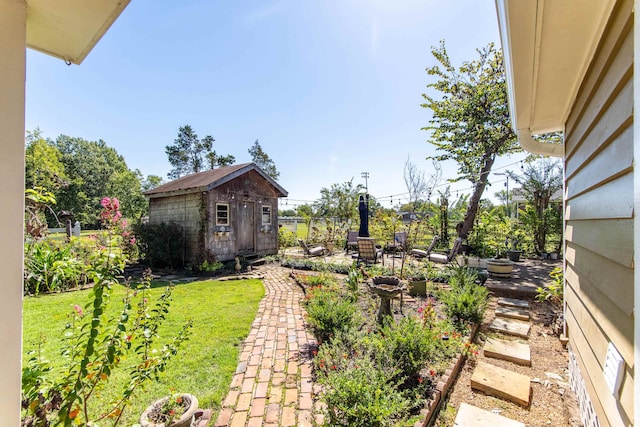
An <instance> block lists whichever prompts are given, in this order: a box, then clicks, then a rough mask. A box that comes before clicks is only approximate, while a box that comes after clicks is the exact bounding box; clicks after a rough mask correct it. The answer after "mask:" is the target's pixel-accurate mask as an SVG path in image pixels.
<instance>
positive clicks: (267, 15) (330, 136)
mask: <svg viewBox="0 0 640 427" xmlns="http://www.w3.org/2000/svg"><path fill="white" fill-rule="evenodd" d="M441 39H444V40H445V41H446V45H447V49H448V51H449V54H450V56H451V58H452V60H453V62H454V63H455V64H458V65H459V64H460V63H461V62H462V61H464V60H469V59H475V57H476V52H475V49H476V48H479V47H482V46H485V45H486V44H488V43H489V42H492V41H493V42H496V43H497V44H499V35H498V26H497V21H496V14H495V6H494V2H493V1H490V0H484V1H478V0H450V1H442V0H406V1H401V0H397V1H388V0H340V1H339V0H315V1H311V0H298V1H292V0H287V1H280V0H259V1H258V0H255V1H254V0H242V1H209V0H202V1H196V0H193V1H187V0H185V1H180V2H169V1H163V2H160V1H132V2H131V3H130V5H129V6H128V7H127V8H126V9H125V11H124V12H123V14H122V15H121V16H120V18H119V19H118V20H117V21H116V22H115V24H114V25H113V26H112V27H111V29H110V30H109V32H108V33H107V34H106V35H105V36H104V37H103V39H102V40H101V41H100V42H99V43H98V45H97V46H96V48H95V49H94V50H93V51H92V52H91V53H90V54H89V56H88V57H87V58H86V59H85V61H84V62H83V63H82V65H80V66H75V65H72V66H67V65H65V64H64V62H62V61H60V60H58V59H55V58H51V57H49V56H46V55H43V54H41V53H38V52H35V51H29V52H28V54H27V107H26V126H27V129H28V130H32V129H34V128H36V127H39V128H40V129H41V131H42V132H43V134H44V136H45V137H49V138H55V137H57V136H58V135H59V134H66V135H70V136H77V137H82V138H85V139H89V140H98V139H102V140H104V141H106V143H107V144H108V145H109V146H111V147H114V148H115V149H116V150H117V151H118V152H119V153H120V154H121V155H123V156H124V158H125V160H126V162H127V164H128V165H129V167H130V168H132V169H139V170H140V171H141V172H142V173H143V174H144V175H151V174H153V175H160V176H162V177H163V178H165V179H166V175H167V173H168V172H169V170H170V169H171V166H170V165H169V163H168V161H167V156H166V154H165V151H164V150H165V146H166V145H169V144H172V143H173V141H174V139H175V138H176V136H177V133H178V128H179V127H180V126H183V125H185V124H189V125H191V126H192V127H193V129H194V130H195V131H196V132H197V134H198V135H199V136H200V137H203V136H205V135H212V136H213V137H214V138H215V139H216V142H215V144H214V149H215V150H216V151H217V152H218V153H220V154H233V155H234V156H236V159H237V162H239V163H242V162H247V161H250V156H249V154H248V152H247V150H248V149H249V147H250V146H251V145H252V144H253V142H254V141H255V140H256V139H258V140H259V141H260V144H261V146H262V148H263V149H264V150H265V151H266V152H267V154H269V156H270V157H271V158H272V159H273V160H274V161H275V163H276V166H277V167H278V169H279V170H280V173H281V174H280V180H279V181H280V184H281V185H282V186H283V187H284V188H285V189H287V190H288V191H289V200H288V201H286V202H285V201H282V203H281V206H284V204H285V203H287V206H295V205H297V204H300V203H302V202H303V201H313V200H315V199H317V198H318V197H319V192H320V189H321V188H322V187H329V186H331V184H333V183H341V182H345V181H348V180H350V179H352V178H353V180H354V183H355V184H358V183H362V184H364V180H363V179H362V178H361V172H363V171H367V172H369V174H370V178H369V180H368V185H369V191H370V193H371V194H372V195H373V196H374V197H377V198H379V199H381V201H383V203H384V204H385V205H386V206H389V205H390V198H389V196H391V195H396V196H395V197H394V200H393V202H394V204H395V203H397V202H398V201H399V200H401V199H402V196H398V195H399V194H401V193H406V191H407V189H406V186H405V184H404V179H403V168H404V163H405V161H406V160H407V158H408V157H409V158H410V159H411V161H412V162H413V163H415V164H416V165H417V166H418V167H419V168H420V169H422V170H424V171H425V173H426V174H427V175H428V174H430V173H431V172H432V166H431V162H430V161H427V160H425V158H426V157H427V156H429V155H433V154H434V153H435V151H434V148H433V146H432V145H431V144H429V143H428V139H429V134H428V133H427V132H426V131H422V130H420V128H421V127H423V126H425V125H427V124H428V120H429V118H430V112H429V110H427V109H425V108H422V107H420V104H421V103H422V96H421V94H422V93H424V92H425V91H426V90H427V88H426V85H427V84H428V83H429V82H430V81H431V80H430V79H431V77H430V76H428V75H427V73H426V72H425V68H426V67H429V66H431V65H434V63H435V60H434V58H433V57H432V56H431V53H430V48H431V46H435V45H437V44H438V43H439V41H440V40H441ZM521 157H522V156H520V157H512V158H507V159H503V160H501V161H499V162H498V163H497V165H496V166H497V167H498V168H501V167H502V169H498V170H496V172H498V171H504V168H505V165H511V166H508V168H509V169H515V168H517V167H518V165H517V164H515V165H514V164H513V163H514V162H517V161H518V160H520V159H521ZM443 172H444V175H445V177H454V176H455V174H456V165H455V163H450V164H444V165H443ZM501 179H502V178H501V177H500V178H496V179H495V181H498V180H501ZM468 187H469V183H468V182H464V181H463V182H459V183H456V184H452V186H451V188H452V193H453V194H454V196H455V194H456V190H463V189H465V188H468ZM502 188H503V186H502V183H498V182H497V185H494V186H493V187H491V188H489V189H488V192H487V193H486V196H491V195H492V194H493V193H494V192H495V191H498V190H500V189H502Z"/></svg>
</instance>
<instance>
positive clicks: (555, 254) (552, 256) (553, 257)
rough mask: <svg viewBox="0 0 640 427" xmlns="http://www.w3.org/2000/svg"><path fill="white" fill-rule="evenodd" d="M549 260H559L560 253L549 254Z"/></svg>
mask: <svg viewBox="0 0 640 427" xmlns="http://www.w3.org/2000/svg"><path fill="white" fill-rule="evenodd" d="M549 258H551V259H558V253H557V252H551V253H550V254H549Z"/></svg>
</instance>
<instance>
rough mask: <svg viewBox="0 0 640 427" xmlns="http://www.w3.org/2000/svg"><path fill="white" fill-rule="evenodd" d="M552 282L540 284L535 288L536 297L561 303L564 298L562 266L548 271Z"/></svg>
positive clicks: (540, 299)
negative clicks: (545, 284)
mask: <svg viewBox="0 0 640 427" xmlns="http://www.w3.org/2000/svg"><path fill="white" fill-rule="evenodd" d="M549 276H550V277H551V279H553V280H552V282H551V284H549V285H547V286H540V287H538V289H536V292H537V295H536V299H537V300H538V301H540V302H542V301H550V302H552V303H554V304H560V303H562V300H563V299H564V273H563V272H562V267H556V268H554V269H553V270H551V273H549Z"/></svg>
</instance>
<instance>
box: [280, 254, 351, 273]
mask: <svg viewBox="0 0 640 427" xmlns="http://www.w3.org/2000/svg"><path fill="white" fill-rule="evenodd" d="M270 259H276V258H270ZM280 263H281V265H282V266H283V267H289V268H297V269H299V270H312V271H330V272H332V273H339V274H348V273H349V268H350V267H351V266H350V265H348V264H337V263H331V262H324V261H317V260H313V259H309V258H288V257H285V258H282V259H281V260H280Z"/></svg>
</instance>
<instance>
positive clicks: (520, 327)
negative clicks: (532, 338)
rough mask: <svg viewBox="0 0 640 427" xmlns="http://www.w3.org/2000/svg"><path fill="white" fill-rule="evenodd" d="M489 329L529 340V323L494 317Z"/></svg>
mask: <svg viewBox="0 0 640 427" xmlns="http://www.w3.org/2000/svg"><path fill="white" fill-rule="evenodd" d="M489 329H491V330H493V331H498V332H502V333H504V334H507V335H515V336H517V337H522V338H529V329H531V325H530V324H529V322H523V321H520V320H515V319H514V320H512V319H505V318H501V317H496V318H495V319H493V322H491V324H490V325H489Z"/></svg>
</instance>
